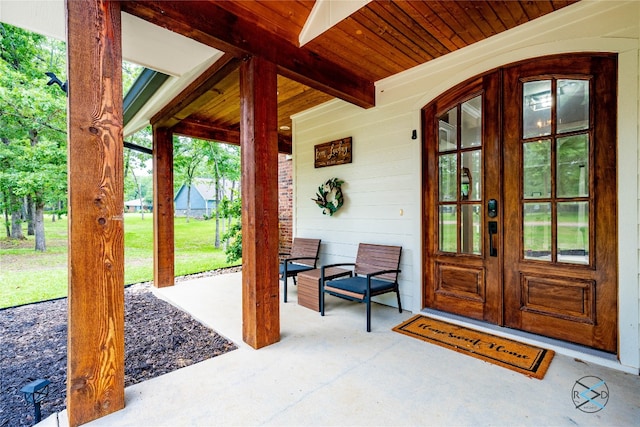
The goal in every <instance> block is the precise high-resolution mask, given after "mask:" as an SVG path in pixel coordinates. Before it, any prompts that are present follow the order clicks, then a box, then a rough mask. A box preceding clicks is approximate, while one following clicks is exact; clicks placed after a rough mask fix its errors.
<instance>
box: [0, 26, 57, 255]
mask: <svg viewBox="0 0 640 427" xmlns="http://www.w3.org/2000/svg"><path fill="white" fill-rule="evenodd" d="M65 60H66V50H65V45H64V44H63V43H61V42H58V41H55V40H52V39H47V38H45V37H43V36H40V35H37V34H33V33H30V32H27V31H24V30H21V29H19V28H16V27H13V26H10V25H6V24H0V140H1V141H2V146H3V147H2V148H3V149H2V153H1V154H0V164H1V166H2V170H1V171H0V194H1V195H2V196H1V197H2V198H1V199H0V202H1V203H2V209H3V211H4V213H5V220H8V214H9V213H11V217H12V221H11V222H12V226H11V231H10V236H11V237H13V238H22V237H23V235H22V230H21V226H20V222H21V221H22V219H23V218H24V216H25V215H24V214H23V212H28V211H29V210H32V211H33V215H34V218H33V222H34V229H35V235H36V239H35V242H36V247H35V248H36V250H39V251H44V250H45V243H44V242H45V241H44V227H43V226H42V221H43V213H44V208H45V205H46V204H47V203H49V202H52V201H53V199H56V198H58V199H59V197H60V194H63V193H65V192H66V187H65V186H66V181H67V180H66V168H65V167H61V165H64V164H65V162H66V96H65V94H64V92H62V91H61V90H60V88H59V87H58V86H49V85H48V82H49V77H48V76H46V75H45V73H46V72H53V73H55V74H56V75H57V76H63V72H64V69H65ZM25 200H29V202H28V205H29V206H30V207H32V209H25V208H24V204H25V202H24V201H25ZM7 230H9V227H8V225H7Z"/></svg>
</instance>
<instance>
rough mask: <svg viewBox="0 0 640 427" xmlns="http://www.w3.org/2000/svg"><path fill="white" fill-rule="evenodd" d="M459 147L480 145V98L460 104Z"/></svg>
mask: <svg viewBox="0 0 640 427" xmlns="http://www.w3.org/2000/svg"><path fill="white" fill-rule="evenodd" d="M460 130H461V132H460V133H461V135H460V147H461V148H468V147H478V146H480V145H482V96H476V97H475V98H473V99H470V100H468V101H467V102H465V103H463V104H462V127H461V129H460Z"/></svg>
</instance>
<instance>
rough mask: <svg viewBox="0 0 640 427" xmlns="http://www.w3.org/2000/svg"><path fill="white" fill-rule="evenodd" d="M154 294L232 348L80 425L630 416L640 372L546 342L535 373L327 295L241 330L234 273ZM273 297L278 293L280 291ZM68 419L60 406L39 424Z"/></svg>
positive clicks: (638, 412)
mask: <svg viewBox="0 0 640 427" xmlns="http://www.w3.org/2000/svg"><path fill="white" fill-rule="evenodd" d="M155 292H156V294H157V295H158V296H159V297H161V298H163V299H166V300H168V301H170V302H171V303H173V304H174V305H176V306H178V307H180V308H182V309H184V310H186V311H188V312H189V313H191V314H192V315H193V316H194V317H195V318H196V319H198V320H200V321H201V322H203V323H204V324H206V325H208V326H210V327H212V328H213V329H215V330H216V331H217V332H218V333H220V334H222V335H224V336H225V337H227V338H229V339H230V340H232V341H234V342H235V343H236V344H237V345H238V347H239V348H238V349H237V350H234V351H232V352H229V353H227V354H224V355H222V356H219V357H215V358H213V359H209V360H206V361H204V362H201V363H197V364H195V365H191V366H188V367H186V368H182V369H179V370H177V371H174V372H172V373H169V374H166V375H163V376H161V377H157V378H154V379H152V380H149V381H145V382H143V383H140V384H136V385H133V386H131V387H128V388H127V389H126V391H125V398H126V407H125V409H123V410H121V411H118V412H116V413H114V414H111V415H108V416H106V417H104V418H101V419H99V420H96V421H94V422H92V423H89V424H87V425H90V426H219V425H237V426H249V425H287V426H302V425H304V426H312V425H326V426H347V425H348V426H358V425H364V426H383V425H389V426H401V425H411V426H418V425H456V426H457V425H474V426H479V425H482V426H484V425H491V426H513V425H535V426H550V425H553V426H562V425H567V426H576V425H581V426H582V425H584V426H597V425H602V426H631V425H636V426H637V425H639V424H640V376H638V375H634V374H629V373H624V372H621V371H619V370H615V369H611V368H608V367H604V366H601V365H598V364H595V363H593V362H591V361H581V360H577V359H576V358H574V357H570V356H566V355H561V354H556V356H555V357H554V359H553V362H552V363H551V366H550V367H549V370H548V371H547V374H546V376H545V378H544V379H543V380H536V379H531V378H528V377H526V376H524V375H521V374H518V373H515V372H512V371H509V370H507V369H505V368H502V367H499V366H495V365H493V364H489V363H486V362H483V361H480V360H477V359H475V358H472V357H469V356H466V355H463V354H459V353H456V352H454V351H451V350H447V349H444V348H441V347H439V346H436V345H431V344H428V343H425V342H422V341H420V340H417V339H413V338H410V337H407V336H405V335H401V334H398V333H395V332H392V331H391V328H392V327H393V326H395V325H397V324H398V323H400V322H401V321H403V320H405V319H407V318H409V317H411V316H412V313H410V312H407V311H405V312H404V313H402V314H400V313H398V310H397V309H395V308H391V307H386V306H382V305H378V304H375V305H374V306H373V308H372V313H373V314H372V332H370V333H366V332H365V316H364V309H365V307H364V305H363V304H354V303H350V302H347V301H343V300H339V299H337V298H333V297H328V298H327V312H326V316H325V317H321V316H320V314H319V313H317V312H314V311H311V310H309V309H307V308H305V307H302V306H300V305H298V304H297V302H296V301H297V295H296V287H295V286H293V285H290V286H289V302H288V303H286V304H284V303H281V340H280V342H278V343H276V344H274V345H271V346H269V347H266V348H263V349H260V350H254V349H252V348H251V347H249V346H248V345H247V344H245V343H244V342H243V341H242V326H241V325H242V313H241V273H232V274H225V275H220V276H213V277H206V278H201V279H196V280H192V281H187V282H180V283H178V284H177V285H176V286H174V287H171V288H164V289H159V290H155ZM281 300H282V298H281ZM584 376H595V377H599V378H601V379H602V380H604V381H605V382H606V385H607V386H608V389H609V393H610V397H609V400H608V402H607V404H606V406H605V407H604V409H602V410H600V411H599V412H595V413H585V412H582V411H581V410H579V409H576V407H575V405H574V403H573V401H572V398H571V396H572V389H573V387H574V384H575V383H576V380H578V379H580V378H582V377H584ZM58 424H59V425H60V426H66V425H67V420H66V413H65V412H62V413H60V414H58V415H57V416H56V415H53V416H51V417H49V418H47V419H46V420H44V421H43V422H42V423H41V425H44V426H57V425H58Z"/></svg>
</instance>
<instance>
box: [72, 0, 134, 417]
mask: <svg viewBox="0 0 640 427" xmlns="http://www.w3.org/2000/svg"><path fill="white" fill-rule="evenodd" d="M66 9H67V52H68V70H67V76H68V79H69V114H68V173H69V177H68V179H69V220H68V221H69V301H68V316H69V317H68V318H69V326H68V328H69V333H68V342H67V345H68V346H67V356H68V361H67V414H68V418H69V425H71V426H77V425H80V424H84V423H87V422H89V421H91V420H94V419H96V418H100V417H102V416H105V415H107V414H109V413H112V412H115V411H117V410H119V409H122V408H123V407H124V226H123V210H124V194H123V193H124V176H123V138H122V128H123V125H122V123H123V119H122V53H121V31H120V4H119V2H117V1H99V0H96V1H72V0H67V1H66Z"/></svg>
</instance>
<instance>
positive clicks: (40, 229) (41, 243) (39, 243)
mask: <svg viewBox="0 0 640 427" xmlns="http://www.w3.org/2000/svg"><path fill="white" fill-rule="evenodd" d="M34 204H35V213H34V219H33V223H34V229H35V234H36V251H39V252H44V251H46V250H47V246H46V244H45V239H44V203H42V202H39V203H34Z"/></svg>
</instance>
